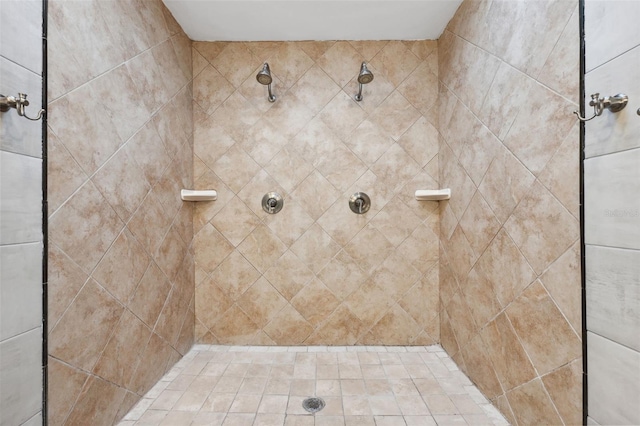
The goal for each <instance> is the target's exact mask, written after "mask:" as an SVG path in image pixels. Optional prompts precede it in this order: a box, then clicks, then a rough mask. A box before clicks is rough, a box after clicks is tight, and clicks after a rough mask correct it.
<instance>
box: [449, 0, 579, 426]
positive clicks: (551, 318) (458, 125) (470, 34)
mask: <svg viewBox="0 0 640 426" xmlns="http://www.w3.org/2000/svg"><path fill="white" fill-rule="evenodd" d="M438 48H439V50H438V57H439V76H440V89H439V90H440V95H439V99H440V117H439V130H440V134H441V142H440V154H439V158H440V183H441V186H442V187H450V188H451V189H452V194H453V196H452V198H451V200H450V201H449V202H444V203H441V230H440V232H441V245H440V299H441V303H442V306H443V310H442V316H441V340H442V345H443V346H444V348H445V349H446V350H447V352H448V353H449V354H450V355H451V356H452V357H453V359H454V360H455V361H456V362H457V363H458V365H459V366H460V367H461V368H462V369H463V370H464V371H465V372H466V373H467V375H469V377H470V378H471V379H472V380H473V381H474V382H475V383H476V384H477V385H478V387H479V388H480V389H481V390H482V391H483V392H484V393H485V395H487V396H488V397H489V398H490V399H491V401H492V402H493V403H494V404H495V405H496V406H497V407H498V408H499V409H500V410H501V411H502V412H503V413H504V414H505V415H506V416H507V418H508V419H509V420H510V421H511V422H512V423H513V424H522V425H526V424H562V423H565V424H580V423H581V422H582V379H581V375H582V363H581V357H582V351H581V330H582V325H581V306H580V305H581V292H580V241H579V238H580V228H579V160H580V147H579V145H580V143H579V129H578V124H577V120H576V119H575V116H573V115H572V114H571V111H573V110H575V109H578V98H579V87H578V86H579V56H578V55H579V50H580V49H579V27H578V2H577V1H575V2H574V1H551V2H539V1H535V0H525V1H519V2H501V1H500V2H498V1H493V2H492V1H465V2H464V3H463V4H462V5H461V7H460V9H459V10H458V11H457V13H456V15H455V16H454V18H453V19H452V21H451V22H450V23H449V25H448V27H447V28H446V30H445V32H444V34H443V35H442V37H441V38H440V39H439V41H438Z"/></svg>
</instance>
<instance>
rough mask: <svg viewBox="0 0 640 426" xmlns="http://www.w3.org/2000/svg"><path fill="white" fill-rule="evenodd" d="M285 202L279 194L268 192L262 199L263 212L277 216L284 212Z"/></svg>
mask: <svg viewBox="0 0 640 426" xmlns="http://www.w3.org/2000/svg"><path fill="white" fill-rule="evenodd" d="M283 205H284V200H283V199H282V196H281V195H280V194H278V193H277V192H267V193H266V194H264V197H262V210H264V211H265V212H267V213H269V214H276V213H278V212H279V211H280V210H282V206H283Z"/></svg>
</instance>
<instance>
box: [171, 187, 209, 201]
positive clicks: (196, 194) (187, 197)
mask: <svg viewBox="0 0 640 426" xmlns="http://www.w3.org/2000/svg"><path fill="white" fill-rule="evenodd" d="M180 198H182V201H215V200H216V199H217V198H218V193H217V192H216V191H214V190H211V189H206V190H190V189H183V190H182V191H180Z"/></svg>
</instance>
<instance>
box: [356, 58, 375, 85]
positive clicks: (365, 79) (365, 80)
mask: <svg viewBox="0 0 640 426" xmlns="http://www.w3.org/2000/svg"><path fill="white" fill-rule="evenodd" d="M372 81H373V73H372V72H371V71H369V68H367V63H366V62H363V63H362V65H360V74H358V83H360V84H369V83H371V82H372Z"/></svg>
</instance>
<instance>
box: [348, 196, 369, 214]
mask: <svg viewBox="0 0 640 426" xmlns="http://www.w3.org/2000/svg"><path fill="white" fill-rule="evenodd" d="M349 208H350V209H351V211H352V212H354V213H356V214H365V213H366V212H368V211H369V209H370V208H371V199H370V198H369V196H368V195H367V194H365V193H364V192H356V193H355V194H353V195H352V196H351V198H349Z"/></svg>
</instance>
